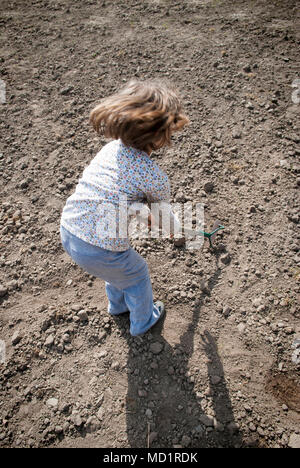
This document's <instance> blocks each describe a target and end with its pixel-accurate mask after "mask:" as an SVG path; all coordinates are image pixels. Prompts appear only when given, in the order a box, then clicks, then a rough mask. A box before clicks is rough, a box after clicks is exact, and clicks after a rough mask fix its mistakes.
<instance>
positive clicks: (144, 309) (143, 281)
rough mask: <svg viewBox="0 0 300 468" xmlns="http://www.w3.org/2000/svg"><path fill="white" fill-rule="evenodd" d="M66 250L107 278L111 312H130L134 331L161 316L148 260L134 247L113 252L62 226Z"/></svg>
mask: <svg viewBox="0 0 300 468" xmlns="http://www.w3.org/2000/svg"><path fill="white" fill-rule="evenodd" d="M60 235H61V242H62V245H63V248H64V250H65V251H66V252H67V253H68V254H69V255H70V257H71V258H72V259H73V260H74V262H75V263H77V265H79V266H80V267H81V268H83V269H84V270H85V271H86V272H87V273H89V274H91V275H93V276H96V277H98V278H101V279H103V280H104V281H105V289H106V294H107V297H108V312H109V313H110V314H111V315H119V314H122V313H123V312H127V311H129V312H130V333H131V335H133V336H136V335H141V334H143V333H145V332H146V331H147V330H149V328H151V327H152V326H153V325H154V324H155V323H156V322H157V320H158V319H159V317H160V313H159V311H158V310H157V308H156V306H155V305H154V303H153V294H152V286H151V281H150V276H149V270H148V266H147V263H146V262H145V260H144V259H143V258H142V257H141V256H140V255H139V254H138V253H137V252H136V251H135V250H134V249H128V250H125V251H124V252H113V251H110V250H105V249H102V248H101V247H97V246H95V245H92V244H89V243H87V242H85V241H83V240H81V239H79V238H78V237H76V236H74V235H73V234H71V233H70V232H69V231H67V230H66V229H65V228H64V227H63V226H61V227H60Z"/></svg>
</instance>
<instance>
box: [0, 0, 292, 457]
mask: <svg viewBox="0 0 300 468" xmlns="http://www.w3.org/2000/svg"><path fill="white" fill-rule="evenodd" d="M297 4H298V2H297V1H296V0H273V1H271V0H268V1H267V0H246V1H245V0H202V1H201V0H194V1H192V0H178V1H176V0H175V1H172V0H144V1H141V0H120V1H117V0H114V1H110V0H105V1H95V0H84V1H83V0H76V1H74V0H73V1H70V0H31V1H29V0H1V6H0V26H1V45H0V51H1V53H0V65H1V69H0V79H1V80H2V84H3V82H4V83H5V87H6V88H5V90H6V94H5V99H4V97H3V94H2V102H1V104H0V115H1V122H0V128H1V141H0V176H1V205H0V231H1V239H0V266H1V272H0V301H1V302H0V307H1V311H0V339H1V340H2V354H1V356H2V358H1V359H2V363H1V364H0V382H1V388H0V423H1V426H0V447H108V448H110V447H124V448H129V447H152V448H156V447H159V448H169V447H192V448H196V447H198V448H201V447H208V448H211V447H235V448H237V447H267V448H272V447H278V448H286V447H294V448H296V447H299V446H300V426H299V412H300V392H299V390H300V368H299V362H300V323H299V291H300V288H299V281H300V255H299V238H300V233H299V217H300V216H299V213H300V211H299V187H300V174H299V169H300V165H299V154H300V150H299V121H300V120H299V113H300V104H299V102H298V101H299V99H298V97H299V96H300V93H299V94H298V90H297V84H295V80H296V79H297V78H300V71H299V31H300V27H299V26H300V22H299V8H297ZM298 7H299V5H298ZM134 76H136V77H140V78H153V77H160V78H167V79H169V80H171V81H172V82H174V83H175V84H176V85H177V87H178V88H179V89H180V91H181V95H182V97H183V101H184V103H185V110H186V112H187V114H188V115H189V117H190V120H191V124H190V126H189V127H188V128H187V129H186V130H184V132H183V133H182V134H181V135H177V136H175V137H174V144H173V146H172V147H171V148H170V149H166V150H163V151H160V152H158V153H157V154H154V155H153V157H154V158H155V160H157V162H158V163H159V164H160V166H161V167H162V169H164V170H165V171H166V172H167V173H168V175H169V177H170V181H171V189H172V196H173V200H172V201H175V202H183V201H197V202H202V203H205V222H206V227H207V228H209V227H210V226H211V225H212V224H213V222H214V219H215V218H216V217H217V218H219V219H220V220H222V223H223V224H224V225H225V227H226V229H225V230H224V231H223V232H222V234H220V235H219V236H218V239H217V243H216V248H215V249H214V250H211V249H210V248H209V246H208V243H205V246H204V247H203V248H202V249H201V250H196V251H190V250H187V249H184V248H183V247H181V248H178V247H175V246H174V245H173V244H172V242H171V241H169V240H167V239H159V240H156V241H151V240H142V241H135V242H134V245H135V247H136V249H137V250H138V251H139V252H140V253H141V255H143V256H144V257H145V258H146V259H147V261H148V264H149V268H150V271H151V278H152V282H153V290H154V295H155V299H160V300H163V301H164V302H165V305H166V318H165V320H164V322H163V323H161V324H160V325H158V326H156V327H155V328H153V330H152V331H151V332H149V333H147V334H146V335H145V336H143V337H137V338H133V337H131V336H130V334H129V321H128V316H126V315H125V316H122V317H119V318H118V319H115V320H114V319H112V318H110V317H109V316H108V314H107V311H106V307H107V301H106V298H105V291H104V285H103V282H101V281H100V280H98V279H95V278H92V277H90V276H89V275H87V274H85V273H84V272H83V271H81V270H80V268H79V267H77V266H76V265H75V264H74V263H73V262H72V261H71V260H70V259H69V257H68V256H67V255H66V253H64V251H63V249H62V246H61V244H60V238H59V221H60V215H61V211H62V208H63V206H64V203H65V200H66V198H67V197H68V196H69V195H70V194H71V193H72V192H73V191H74V188H75V186H76V183H77V180H78V178H79V177H80V175H81V173H82V170H83V169H84V167H85V166H86V165H87V164H88V162H89V161H90V159H91V158H92V157H94V156H95V155H96V153H97V152H98V151H99V149H100V148H101V147H102V145H103V144H104V143H105V141H101V140H99V139H98V138H97V137H96V135H95V134H94V133H93V131H92V129H91V128H90V127H89V124H88V117H89V112H90V110H91V109H92V108H93V106H94V105H95V104H96V103H98V101H99V99H100V98H102V97H104V96H106V95H108V94H110V93H112V92H114V91H115V90H116V89H118V88H119V87H120V85H122V84H123V83H124V82H126V81H127V80H128V79H130V78H131V77H134ZM293 85H294V87H293ZM3 349H5V353H4V351H3ZM4 354H5V356H4ZM1 356H0V357H1Z"/></svg>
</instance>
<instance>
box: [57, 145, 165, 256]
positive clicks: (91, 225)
mask: <svg viewBox="0 0 300 468" xmlns="http://www.w3.org/2000/svg"><path fill="white" fill-rule="evenodd" d="M159 201H166V202H168V203H169V201H170V185H169V179H168V176H167V175H166V174H165V173H164V172H163V171H162V170H161V169H160V168H159V166H158V165H157V164H156V163H155V162H154V161H152V160H151V159H150V157H149V156H148V154H147V153H145V152H143V151H140V150H137V149H135V148H131V147H128V146H125V145H124V144H123V143H122V141H121V140H114V141H111V142H110V143H108V144H107V145H105V146H104V147H103V148H102V149H101V151H100V152H99V153H98V154H97V155H96V156H95V158H94V159H93V160H92V161H91V162H90V164H89V166H88V167H86V169H85V170H84V171H83V174H82V177H81V178H80V179H79V182H78V184H77V186H76V190H75V192H74V193H73V195H71V196H70V197H69V198H68V199H67V201H66V204H65V207H64V209H63V212H62V217H61V224H62V226H63V227H64V228H65V229H67V230H68V231H69V232H71V233H72V234H74V235H75V236H77V237H79V238H80V239H82V240H84V241H85V242H88V243H90V244H93V245H96V246H99V247H102V248H103V249H107V250H113V251H124V250H127V249H128V248H130V242H129V239H128V233H127V221H128V218H127V211H126V207H127V208H129V206H130V204H132V203H134V202H159ZM125 222H126V227H125Z"/></svg>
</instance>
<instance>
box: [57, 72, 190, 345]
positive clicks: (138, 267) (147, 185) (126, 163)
mask: <svg viewBox="0 0 300 468" xmlns="http://www.w3.org/2000/svg"><path fill="white" fill-rule="evenodd" d="M90 122H91V124H92V125H93V127H94V129H95V130H96V132H97V133H98V134H99V135H104V136H105V137H107V138H112V139H113V141H111V142H110V143H108V144H107V145H105V146H104V147H103V148H102V150H101V151H100V152H99V153H98V154H97V155H96V156H95V158H94V159H93V160H92V161H91V163H90V164H89V166H88V167H87V168H86V169H85V170H84V172H83V174H82V177H81V179H80V180H79V183H78V185H77V187H76V190H75V193H74V194H73V195H71V196H70V197H69V198H68V199H67V202H66V205H65V207H64V209H63V212H62V217H61V226H60V233H61V241H62V245H63V247H64V249H65V250H66V252H67V253H68V254H69V255H70V256H71V257H72V259H73V260H74V261H75V262H76V263H77V264H78V265H79V266H80V267H82V268H83V269H84V270H85V271H87V272H88V273H90V274H91V275H94V276H96V277H98V278H102V279H103V280H104V281H105V287H106V293H107V297H108V312H109V313H110V314H111V315H119V314H122V313H124V312H127V311H129V312H130V333H131V335H133V336H136V335H140V334H143V333H145V332H146V331H147V330H149V328H151V327H152V326H153V325H154V324H155V323H156V322H157V321H158V320H159V318H160V317H161V316H162V314H163V313H164V305H163V303H162V302H160V301H158V302H155V303H154V302H153V295H152V286H151V281H150V277H149V271H148V267H147V264H146V262H145V260H144V259H143V258H142V257H141V256H140V255H139V254H138V253H137V252H136V251H135V250H134V249H132V248H131V246H130V243H129V240H128V235H127V232H125V233H124V226H123V225H122V224H124V223H121V218H122V219H123V217H122V214H121V213H122V210H121V209H120V207H121V204H122V200H124V199H126V200H127V201H129V202H130V203H134V202H145V201H146V202H148V203H151V202H166V203H167V204H169V201H170V187H169V181H168V177H167V175H166V174H165V173H164V172H163V171H162V170H161V169H160V168H159V167H158V165H157V164H156V163H155V162H154V161H152V160H151V159H150V155H151V152H152V151H153V150H157V149H159V148H162V147H163V146H166V145H169V146H170V144H171V136H172V134H173V133H174V132H175V131H178V130H180V129H181V128H183V127H184V125H186V124H187V123H188V119H187V117H186V116H185V114H184V113H183V111H182V109H181V104H180V101H179V98H178V95H177V93H176V92H175V91H174V90H173V89H171V88H170V87H169V86H167V85H165V84H162V83H159V82H156V81H136V80H134V81H131V82H129V83H128V84H127V85H126V86H125V87H124V88H123V89H122V90H121V91H120V92H119V93H117V94H114V95H113V96H110V97H108V98H106V99H104V100H103V101H102V102H101V104H99V105H98V106H97V107H95V109H94V110H93V111H92V112H91V115H90ZM168 206H169V205H168ZM126 219H127V217H126Z"/></svg>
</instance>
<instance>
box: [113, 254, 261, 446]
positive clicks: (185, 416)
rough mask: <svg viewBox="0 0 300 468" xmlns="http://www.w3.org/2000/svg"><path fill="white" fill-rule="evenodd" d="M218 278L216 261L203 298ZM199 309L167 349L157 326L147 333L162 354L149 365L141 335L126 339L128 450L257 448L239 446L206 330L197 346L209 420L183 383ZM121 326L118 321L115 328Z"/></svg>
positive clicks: (214, 349)
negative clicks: (210, 410)
mask: <svg viewBox="0 0 300 468" xmlns="http://www.w3.org/2000/svg"><path fill="white" fill-rule="evenodd" d="M220 273H221V269H220V268H219V264H218V256H217V255H216V271H215V273H214V274H213V275H212V277H211V278H210V280H209V282H208V286H209V287H208V289H209V291H208V292H207V293H208V294H210V293H211V291H212V290H213V288H214V287H215V285H216V284H217V282H218V279H219V277H220ZM203 299H204V298H203ZM203 299H202V301H203ZM202 306H203V302H201V303H200V305H199V306H198V307H197V308H195V309H194V310H193V317H192V320H191V322H190V325H189V327H188V329H187V330H186V332H185V333H184V334H183V335H182V336H181V337H180V343H179V344H178V345H175V346H173V347H172V346H171V345H170V344H169V343H168V342H167V341H166V340H165V339H164V338H163V336H162V335H161V329H162V328H163V323H159V324H157V325H156V326H155V327H154V328H153V329H152V331H151V334H152V338H151V342H152V343H153V342H154V341H155V342H159V343H160V344H161V348H162V351H161V352H160V353H158V354H157V355H154V357H153V358H151V359H149V356H147V349H148V341H147V334H146V335H145V337H143V338H139V337H137V338H138V339H132V337H130V338H128V347H129V354H128V369H130V370H131V371H130V373H129V374H128V393H127V401H126V404H127V407H126V414H127V435H128V442H129V446H130V447H132V448H138V447H144V448H172V447H174V445H175V446H176V445H179V446H183V447H186V446H188V447H190V448H193V447H194V448H210V447H220V448H221V447H222V448H223V447H224V448H225V447H232V448H239V447H255V446H257V445H258V442H257V441H256V440H249V439H248V440H247V441H246V440H243V435H242V433H241V431H240V430H239V428H238V426H237V425H236V423H235V420H234V414H233V410H232V404H231V401H230V396H229V391H228V388H227V386H226V380H225V376H224V369H223V366H222V362H221V359H220V356H219V354H218V348H217V343H216V340H215V338H214V337H213V336H212V335H211V334H210V333H209V331H207V330H205V332H204V333H203V334H202V335H201V343H202V349H203V351H204V353H205V355H206V358H207V359H206V362H207V363H208V364H207V366H208V368H207V374H208V378H209V386H210V392H209V393H210V394H209V398H210V399H211V401H212V406H213V410H214V414H215V420H213V418H209V417H208V416H207V415H205V412H204V411H203V409H202V408H201V398H199V396H197V395H196V391H195V389H194V383H193V381H191V380H190V378H189V377H188V361H189V359H190V358H191V356H192V354H193V350H194V336H195V331H196V330H197V326H198V322H199V317H200V312H201V308H202ZM122 320H123V319H122V318H120V322H119V326H120V327H121V328H123V324H122V323H123V322H122ZM198 338H199V335H198ZM183 349H184V352H183V351H182V350H183ZM216 376H217V382H216ZM146 410H148V411H147V414H146ZM216 421H217V422H216Z"/></svg>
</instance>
